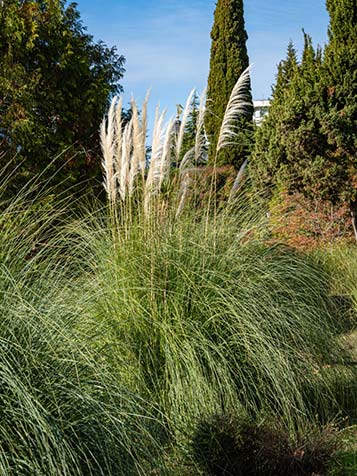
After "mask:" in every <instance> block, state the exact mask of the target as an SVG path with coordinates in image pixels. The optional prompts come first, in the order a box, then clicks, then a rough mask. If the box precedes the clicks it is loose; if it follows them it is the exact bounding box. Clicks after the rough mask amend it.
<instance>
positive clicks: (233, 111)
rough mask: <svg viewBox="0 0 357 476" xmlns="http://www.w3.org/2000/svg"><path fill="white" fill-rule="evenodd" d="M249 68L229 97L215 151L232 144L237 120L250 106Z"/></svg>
mask: <svg viewBox="0 0 357 476" xmlns="http://www.w3.org/2000/svg"><path fill="white" fill-rule="evenodd" d="M250 70H251V67H250V66H249V67H248V68H247V69H246V70H245V71H243V73H242V74H241V76H240V78H239V79H238V81H237V83H236V85H235V86H234V88H233V91H232V93H231V96H230V98H229V101H228V104H227V108H226V112H225V114H224V118H223V121H222V125H221V130H220V133H219V138H218V143H217V152H219V151H220V150H221V149H223V148H224V147H228V146H230V145H233V144H234V138H235V137H236V136H237V132H236V131H237V125H236V122H237V120H238V119H239V118H240V117H241V116H243V115H245V114H246V113H247V111H249V108H251V107H252V101H251V99H250V95H249V90H250Z"/></svg>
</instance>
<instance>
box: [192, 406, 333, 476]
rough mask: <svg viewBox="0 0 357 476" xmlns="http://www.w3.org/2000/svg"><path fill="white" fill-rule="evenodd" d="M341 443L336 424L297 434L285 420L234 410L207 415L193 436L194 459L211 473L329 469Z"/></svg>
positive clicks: (280, 474) (288, 475) (268, 475)
mask: <svg viewBox="0 0 357 476" xmlns="http://www.w3.org/2000/svg"><path fill="white" fill-rule="evenodd" d="M337 446H338V444H337V432H336V430H335V429H334V428H333V427H331V426H328V427H324V428H322V429H319V430H316V429H313V428H305V432H304V435H303V436H302V437H300V438H294V439H292V438H290V436H289V433H288V432H287V431H286V430H284V429H283V427H282V426H278V425H274V424H266V423H265V424H261V425H258V424H256V423H252V422H251V421H249V420H247V419H246V418H243V419H242V418H239V417H234V416H231V415H215V416H213V417H211V418H209V419H206V420H202V421H201V422H200V423H199V424H198V425H197V428H196V431H195V434H194V437H193V440H192V451H193V455H194V459H195V460H196V462H197V463H198V465H199V467H200V468H201V470H202V472H203V474H206V475H209V476H224V475H226V476H228V475H230V476H312V475H316V474H326V470H327V469H328V467H329V466H330V464H331V460H332V457H333V454H334V453H335V451H336V449H337Z"/></svg>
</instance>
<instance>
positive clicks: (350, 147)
mask: <svg viewBox="0 0 357 476" xmlns="http://www.w3.org/2000/svg"><path fill="white" fill-rule="evenodd" d="M327 7H328V10H329V13H330V17H331V21H330V27H329V43H328V45H327V46H326V48H325V51H324V54H323V55H322V51H321V49H317V51H316V52H315V51H314V48H313V46H312V41H311V38H310V37H309V36H308V35H306V34H305V46H304V51H303V55H302V60H301V64H300V65H298V66H297V67H296V69H295V73H294V75H293V77H292V79H291V81H290V82H289V84H287V85H284V83H283V82H281V80H280V84H281V85H282V94H281V98H282V99H283V101H279V100H278V99H277V98H276V94H274V96H273V102H272V106H271V110H270V114H269V116H268V119H267V120H266V121H265V123H264V124H263V127H262V129H261V130H260V131H259V132H258V134H257V143H256V148H255V151H254V154H253V159H252V161H251V175H252V178H253V182H255V183H256V185H257V186H258V187H261V186H262V184H263V186H264V184H265V183H269V184H270V185H275V186H276V185H278V186H279V184H281V185H282V187H283V188H284V189H285V190H288V191H289V192H301V193H303V195H304V196H305V197H307V198H314V199H321V200H327V201H329V202H331V203H332V204H340V203H348V204H349V206H350V210H351V214H352V222H353V225H354V230H355V234H356V238H357V2H356V0H328V1H327ZM280 73H281V71H280V70H279V74H280ZM278 84H279V77H278V83H277V87H276V89H277V90H278V89H279V88H278Z"/></svg>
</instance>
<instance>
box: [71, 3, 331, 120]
mask: <svg viewBox="0 0 357 476" xmlns="http://www.w3.org/2000/svg"><path fill="white" fill-rule="evenodd" d="M77 3H78V8H79V11H80V13H81V16H82V19H83V23H84V24H85V25H86V26H87V27H88V31H89V33H91V34H93V35H94V38H95V39H96V40H99V39H101V40H103V41H104V42H105V43H107V44H108V45H110V46H112V45H116V46H117V47H118V51H119V52H120V53H121V54H123V55H124V56H125V57H126V60H127V61H126V70H127V71H126V73H125V77H124V80H123V81H122V84H123V86H124V88H125V96H124V99H125V101H128V100H129V99H130V96H131V94H134V96H135V97H136V98H137V99H138V100H139V101H141V100H142V99H143V98H144V96H145V93H146V90H147V89H148V88H151V113H152V111H153V108H154V105H155V104H156V103H157V102H160V104H161V105H162V106H163V107H164V106H165V107H168V111H169V113H170V114H173V113H174V112H175V105H176V104H179V103H181V104H182V103H184V102H185V100H186V98H187V96H188V93H189V92H190V91H191V89H192V88H194V87H195V88H197V89H198V90H199V91H201V90H202V89H203V88H204V86H205V84H206V81H207V75H208V67H209V52H210V31H211V27H212V23H213V13H214V8H215V4H216V1H215V0H77ZM245 20H246V29H247V32H248V35H249V40H248V53H249V56H250V61H251V63H254V68H253V71H252V87H253V95H254V98H255V99H262V98H266V97H268V96H269V95H270V91H271V85H272V84H273V82H274V77H275V74H276V66H277V64H278V62H279V61H280V60H281V59H282V58H283V57H284V56H285V51H286V47H287V44H288V42H289V40H290V39H292V40H293V42H294V44H295V45H296V47H297V49H298V51H301V47H302V32H301V29H302V28H304V29H305V31H306V32H307V33H309V34H311V35H312V37H313V40H314V43H315V44H317V43H320V44H323V43H324V42H325V41H326V38H327V25H328V16H327V12H326V9H325V0H245Z"/></svg>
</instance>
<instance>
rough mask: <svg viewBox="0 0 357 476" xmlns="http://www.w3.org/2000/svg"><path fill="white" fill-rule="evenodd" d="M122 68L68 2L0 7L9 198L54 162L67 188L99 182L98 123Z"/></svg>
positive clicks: (0, 119) (41, 0) (0, 139)
mask: <svg viewBox="0 0 357 476" xmlns="http://www.w3.org/2000/svg"><path fill="white" fill-rule="evenodd" d="M123 66H124V58H123V56H121V55H119V54H118V53H117V51H116V49H115V48H108V47H107V46H106V45H104V43H102V42H98V43H96V42H94V41H93V37H92V36H91V35H90V34H88V33H87V32H86V28H85V27H83V25H82V22H81V19H80V14H79V12H78V10H77V7H76V4H75V3H71V4H69V5H67V4H66V2H65V1H64V0H32V1H30V0H23V1H21V0H4V1H3V2H2V4H1V6H0V150H1V151H3V152H6V155H5V157H3V158H2V163H0V166H4V165H5V164H7V163H8V162H9V161H10V160H12V168H13V170H16V173H14V175H13V180H12V184H13V189H12V192H13V191H14V190H16V189H17V188H18V187H19V186H20V185H21V184H22V183H24V182H25V181H27V180H28V179H29V178H31V177H33V176H35V175H36V174H38V173H39V172H41V171H43V170H44V169H45V168H47V171H48V173H49V174H52V173H53V171H54V169H59V168H60V166H61V164H65V165H64V167H63V168H62V172H60V173H58V174H57V178H56V180H57V181H62V180H64V179H65V180H67V185H66V186H68V184H72V183H76V182H77V181H79V180H85V179H89V178H92V179H95V178H96V177H97V178H98V177H99V175H98V174H99V172H100V160H99V145H98V144H99V140H98V127H99V126H98V125H99V123H100V120H101V118H102V116H103V114H104V113H105V110H106V108H107V105H108V99H109V98H110V96H111V95H113V94H115V93H118V92H120V91H121V90H122V88H121V86H120V84H119V81H120V79H121V78H122V77H123V73H124V68H123ZM58 155H61V158H60V159H59V160H57V161H56V163H55V164H54V165H53V167H51V166H49V164H50V163H51V161H52V160H53V159H55V157H56V156H58ZM45 175H46V174H45Z"/></svg>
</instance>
